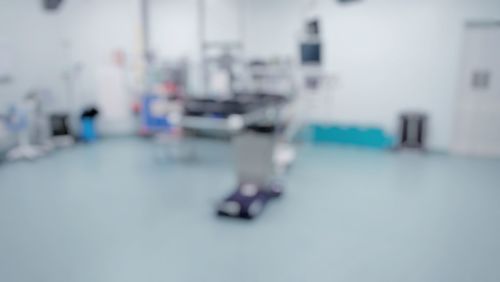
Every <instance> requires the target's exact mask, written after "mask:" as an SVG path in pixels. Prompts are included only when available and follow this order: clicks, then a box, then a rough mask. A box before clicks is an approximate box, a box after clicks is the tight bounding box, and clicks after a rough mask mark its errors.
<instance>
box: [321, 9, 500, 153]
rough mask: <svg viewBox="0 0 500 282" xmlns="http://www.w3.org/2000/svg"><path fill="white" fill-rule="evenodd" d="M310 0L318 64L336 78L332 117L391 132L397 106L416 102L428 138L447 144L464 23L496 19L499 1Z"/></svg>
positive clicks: (435, 144) (445, 146) (401, 107)
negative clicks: (343, 0) (320, 46)
mask: <svg viewBox="0 0 500 282" xmlns="http://www.w3.org/2000/svg"><path fill="white" fill-rule="evenodd" d="M316 2H317V6H316V7H315V9H314V11H315V12H314V13H316V14H317V15H319V16H320V18H321V19H322V21H323V25H324V30H323V37H324V45H325V68H326V70H327V71H328V72H331V73H333V74H335V75H336V76H337V77H338V79H339V81H338V85H337V87H336V89H335V92H334V103H333V106H331V108H330V111H331V113H332V116H331V117H332V120H334V121H337V122H345V123H364V124H375V125H379V126H382V127H383V128H385V129H386V130H388V131H390V132H396V124H397V115H398V113H399V112H401V111H403V110H422V111H426V112H428V113H429V115H430V118H431V124H430V125H431V126H430V132H429V134H430V136H429V138H430V140H429V142H430V144H429V145H430V146H431V147H432V148H434V149H445V150H446V149H448V148H449V145H450V143H451V136H452V127H453V112H454V103H455V95H456V94H457V88H458V78H459V69H460V60H461V48H462V38H463V26H464V23H465V21H467V20H478V19H479V20H481V19H486V20H487V19H500V1H497V0H418V1H416V0H415V1H408V0H364V1H360V2H358V3H352V4H349V5H340V4H337V3H336V2H334V1H331V0H322V1H316Z"/></svg>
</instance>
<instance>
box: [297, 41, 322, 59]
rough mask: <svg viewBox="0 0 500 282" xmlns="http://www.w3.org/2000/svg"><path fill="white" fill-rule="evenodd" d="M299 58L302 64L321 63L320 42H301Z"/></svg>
mask: <svg viewBox="0 0 500 282" xmlns="http://www.w3.org/2000/svg"><path fill="white" fill-rule="evenodd" d="M300 58H301V62H302V64H320V63H321V44H320V43H302V44H301V46H300Z"/></svg>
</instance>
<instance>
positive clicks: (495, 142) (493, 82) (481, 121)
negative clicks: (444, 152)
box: [452, 22, 500, 157]
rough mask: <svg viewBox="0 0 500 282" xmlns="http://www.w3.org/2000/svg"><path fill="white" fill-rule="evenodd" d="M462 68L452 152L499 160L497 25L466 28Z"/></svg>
mask: <svg viewBox="0 0 500 282" xmlns="http://www.w3.org/2000/svg"><path fill="white" fill-rule="evenodd" d="M462 68H463V69H462V76H461V82H460V94H459V97H458V103H457V109H456V118H455V135H454V138H453V144H452V150H453V151H454V152H455V153H457V154H462V155H471V156H483V157H500V22H497V23H483V24H479V23H478V24H469V25H467V27H466V31H465V47H464V58H463V64H462Z"/></svg>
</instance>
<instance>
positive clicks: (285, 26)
mask: <svg viewBox="0 0 500 282" xmlns="http://www.w3.org/2000/svg"><path fill="white" fill-rule="evenodd" d="M303 2H304V0H245V1H244V3H243V9H244V12H243V15H244V21H243V25H244V32H243V34H244V44H245V52H246V54H247V55H248V57H264V58H268V57H273V56H279V57H282V56H294V57H296V56H297V52H298V51H297V50H298V43H297V40H298V37H299V36H300V29H301V25H302V19H303V18H304V16H305V11H304V3H303Z"/></svg>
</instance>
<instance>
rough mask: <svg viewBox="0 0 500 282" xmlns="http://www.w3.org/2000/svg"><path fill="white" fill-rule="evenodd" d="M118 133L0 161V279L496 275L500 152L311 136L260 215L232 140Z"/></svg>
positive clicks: (143, 281)
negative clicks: (239, 208)
mask: <svg viewBox="0 0 500 282" xmlns="http://www.w3.org/2000/svg"><path fill="white" fill-rule="evenodd" d="M197 147H198V149H199V150H202V152H200V155H201V156H200V158H201V161H200V162H198V163H192V164H179V163H172V162H163V163H158V162H155V161H154V159H153V149H152V148H153V147H152V146H151V145H150V144H149V143H148V142H146V141H143V140H132V139H131V140H127V139H125V140H112V141H105V142H102V143H99V144H95V145H91V146H79V147H77V148H73V149H68V150H65V151H61V152H58V153H56V154H53V155H52V156H50V157H47V158H45V159H42V160H39V161H37V162H35V163H16V164H9V165H4V166H0V281H2V282H18V281H21V282H24V281H29V282H31V281H33V282H40V281H42V282H45V281H46V282H129V281H130V282H150V281H151V282H160V281H167V282H176V281H182V282H184V281H186V282H189V281H193V282H201V281H205V282H206V281H208V282H211V281H214V282H216V281H217V282H225V281H227V282H230V281H231V282H232V281H248V282H256V281H269V282H281V281H282V282H294V281H297V282H306V281H352V282H358V281H359V282H368V281H370V282H373V281H380V282H392V281H394V282H403V281H404V282H413V281H414V282H433V281H436V282H438V281H439V282H441V281H450V282H461V281H463V282H466V281H471V282H472V281H474V282H488V281H492V282H493V281H495V282H497V281H500V162H498V161H487V160H474V159H460V158H450V157H446V156H442V155H430V156H425V157H424V156H419V155H413V154H392V153H382V152H376V151H369V150H368V151H366V150H357V149H346V148H339V147H329V146H325V147H307V148H303V149H302V150H301V155H300V159H299V160H298V162H297V164H296V166H295V167H294V169H293V170H292V172H291V175H290V177H289V184H288V188H289V189H288V190H287V193H286V196H285V197H284V198H283V199H281V200H279V201H277V202H275V203H272V205H271V206H269V207H268V209H267V210H266V211H265V213H264V214H263V216H262V217H261V218H259V219H258V220H257V221H254V222H240V221H235V220H223V219H219V218H216V217H215V216H214V206H215V204H216V202H217V201H218V200H219V199H220V198H221V197H222V196H224V195H225V194H226V193H227V192H229V191H230V190H231V189H232V188H233V187H232V186H233V184H234V178H233V174H232V169H231V166H230V163H229V161H230V150H229V148H228V147H227V145H226V144H224V143H221V142H213V141H200V142H199V144H197Z"/></svg>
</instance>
